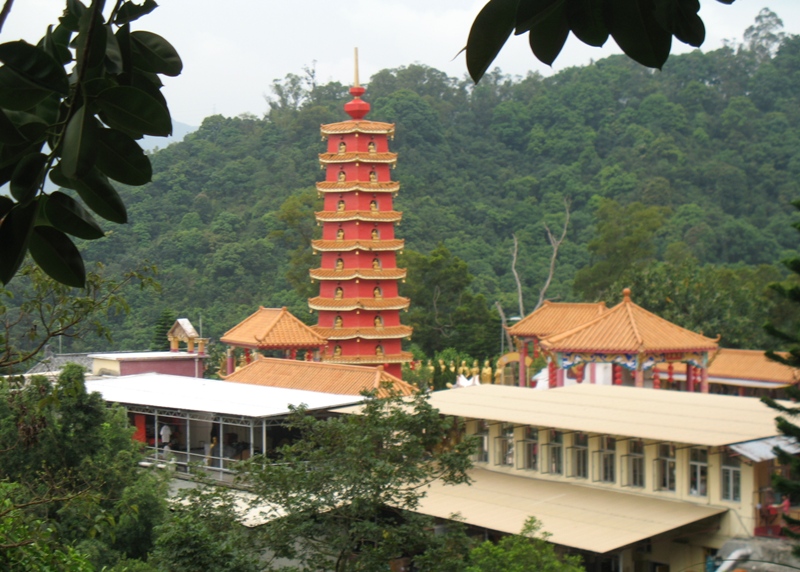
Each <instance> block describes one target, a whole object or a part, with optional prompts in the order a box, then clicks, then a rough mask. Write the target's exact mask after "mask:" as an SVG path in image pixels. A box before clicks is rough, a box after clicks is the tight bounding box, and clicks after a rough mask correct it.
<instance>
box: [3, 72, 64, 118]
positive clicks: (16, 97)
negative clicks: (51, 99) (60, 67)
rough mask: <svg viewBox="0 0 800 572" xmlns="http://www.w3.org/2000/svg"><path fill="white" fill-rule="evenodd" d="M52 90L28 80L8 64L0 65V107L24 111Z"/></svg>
mask: <svg viewBox="0 0 800 572" xmlns="http://www.w3.org/2000/svg"><path fill="white" fill-rule="evenodd" d="M51 93H53V92H52V91H50V90H49V89H44V88H42V87H40V86H38V85H36V84H35V83H33V82H31V81H28V80H27V79H25V78H24V77H22V76H21V75H19V74H18V73H17V72H15V71H14V70H13V69H11V68H10V67H8V66H3V67H0V107H4V108H6V109H14V110H19V111H26V110H28V109H32V108H34V107H36V105H37V104H38V103H39V102H40V101H42V100H43V99H44V98H46V97H47V96H49V95H50V94H51Z"/></svg>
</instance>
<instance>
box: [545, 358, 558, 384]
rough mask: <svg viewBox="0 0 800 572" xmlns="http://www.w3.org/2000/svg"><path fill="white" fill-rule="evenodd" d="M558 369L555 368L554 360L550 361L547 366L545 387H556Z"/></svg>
mask: <svg viewBox="0 0 800 572" xmlns="http://www.w3.org/2000/svg"><path fill="white" fill-rule="evenodd" d="M557 378H558V368H557V367H556V361H555V359H554V358H553V359H551V360H550V362H549V363H548V364H547V379H548V382H547V385H548V386H549V387H558V379H557Z"/></svg>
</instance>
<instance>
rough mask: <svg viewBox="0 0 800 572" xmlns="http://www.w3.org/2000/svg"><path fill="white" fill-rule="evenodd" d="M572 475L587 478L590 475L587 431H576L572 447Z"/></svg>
mask: <svg viewBox="0 0 800 572" xmlns="http://www.w3.org/2000/svg"><path fill="white" fill-rule="evenodd" d="M571 452H572V454H571V457H572V459H571V461H572V474H571V475H570V476H571V477H575V478H578V479H585V478H587V477H588V476H589V436H588V435H587V434H586V433H580V432H578V433H575V434H574V435H573V436H572V447H571Z"/></svg>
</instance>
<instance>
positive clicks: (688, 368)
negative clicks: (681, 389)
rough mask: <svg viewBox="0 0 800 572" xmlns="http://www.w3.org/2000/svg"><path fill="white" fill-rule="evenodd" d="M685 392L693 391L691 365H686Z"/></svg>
mask: <svg viewBox="0 0 800 572" xmlns="http://www.w3.org/2000/svg"><path fill="white" fill-rule="evenodd" d="M686 391H694V368H693V367H692V364H690V363H687V364H686Z"/></svg>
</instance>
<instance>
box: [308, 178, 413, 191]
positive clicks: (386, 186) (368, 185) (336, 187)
mask: <svg viewBox="0 0 800 572" xmlns="http://www.w3.org/2000/svg"><path fill="white" fill-rule="evenodd" d="M399 190H400V183H398V182H397V181H384V182H377V181H376V182H370V181H347V180H345V181H320V182H319V183H317V192H318V193H344V192H348V191H361V192H365V193H397V191H399Z"/></svg>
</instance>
